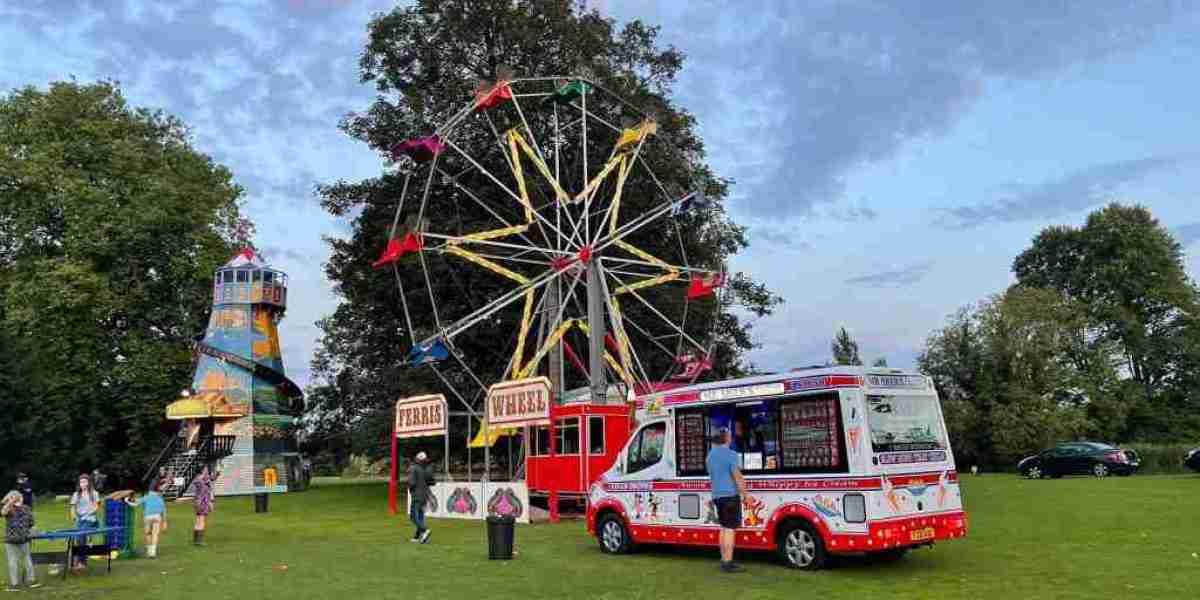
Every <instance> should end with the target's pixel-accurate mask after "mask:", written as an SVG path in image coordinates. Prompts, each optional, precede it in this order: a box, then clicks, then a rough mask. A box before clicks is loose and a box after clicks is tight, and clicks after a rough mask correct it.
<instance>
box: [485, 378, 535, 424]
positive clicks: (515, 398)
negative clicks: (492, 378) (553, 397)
mask: <svg viewBox="0 0 1200 600" xmlns="http://www.w3.org/2000/svg"><path fill="white" fill-rule="evenodd" d="M487 417H488V425H489V426H495V425H503V426H514V425H539V424H543V423H549V422H550V380H549V379H546V378H545V377H534V378H532V379H520V380H517V381H506V382H504V383H497V384H496V385H493V386H492V387H491V388H490V389H489V390H488V399H487Z"/></svg>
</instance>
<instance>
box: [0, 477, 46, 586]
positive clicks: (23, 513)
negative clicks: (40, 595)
mask: <svg viewBox="0 0 1200 600" xmlns="http://www.w3.org/2000/svg"><path fill="white" fill-rule="evenodd" d="M0 514H3V515H4V524H5V527H4V553H5V554H6V555H7V556H8V591H10V592H16V591H19V590H20V589H21V583H25V584H27V585H28V586H29V588H30V589H33V588H37V587H41V585H42V584H40V583H38V582H37V575H36V574H35V573H34V572H33V554H31V552H30V543H29V541H30V536H32V535H33V510H31V509H30V508H29V507H28V506H25V499H24V498H23V497H22V496H21V492H18V491H16V490H13V491H11V492H9V493H7V494H5V495H4V500H3V501H0ZM22 571H24V573H22Z"/></svg>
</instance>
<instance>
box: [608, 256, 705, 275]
mask: <svg viewBox="0 0 1200 600" xmlns="http://www.w3.org/2000/svg"><path fill="white" fill-rule="evenodd" d="M600 260H601V262H604V263H610V262H611V263H620V264H623V265H638V266H643V267H654V268H658V269H664V270H670V271H679V272H680V273H697V274H700V275H716V274H717V273H720V271H714V270H712V269H701V268H699V267H684V266H680V265H672V264H669V263H667V264H665V265H659V264H657V263H652V262H648V261H644V260H633V259H631V258H622V257H620V256H603V257H601V258H600ZM609 271H610V272H618V273H621V274H622V275H640V273H632V272H628V271H613V270H612V269H609Z"/></svg>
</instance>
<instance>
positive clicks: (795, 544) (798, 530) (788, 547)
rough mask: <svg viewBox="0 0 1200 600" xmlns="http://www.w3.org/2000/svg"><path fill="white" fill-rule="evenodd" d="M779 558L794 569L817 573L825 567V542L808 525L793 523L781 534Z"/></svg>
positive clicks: (784, 528)
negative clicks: (816, 571)
mask: <svg viewBox="0 0 1200 600" xmlns="http://www.w3.org/2000/svg"><path fill="white" fill-rule="evenodd" d="M778 543H779V556H780V558H782V559H783V560H784V562H786V563H787V564H788V566H789V567H792V568H794V569H801V570H804V571H815V570H817V569H820V568H822V567H824V566H825V560H826V558H827V557H826V555H825V542H824V541H822V540H821V536H820V535H818V534H817V532H816V531H814V530H813V528H812V526H811V525H809V524H808V523H805V522H801V521H792V522H789V523H787V524H785V525H784V526H783V531H781V532H780V534H779V542H778Z"/></svg>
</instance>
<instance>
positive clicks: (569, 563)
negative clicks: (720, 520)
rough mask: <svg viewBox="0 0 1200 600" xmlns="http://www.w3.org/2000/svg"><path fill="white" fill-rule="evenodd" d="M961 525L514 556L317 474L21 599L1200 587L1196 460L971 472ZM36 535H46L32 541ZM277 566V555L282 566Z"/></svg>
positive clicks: (1083, 592) (551, 539)
mask: <svg viewBox="0 0 1200 600" xmlns="http://www.w3.org/2000/svg"><path fill="white" fill-rule="evenodd" d="M963 487H964V495H965V497H966V503H967V510H968V511H969V518H970V534H969V537H968V538H966V539H965V540H959V541H955V542H947V543H943V544H939V545H938V546H936V547H934V548H932V549H924V550H919V551H916V552H913V553H910V554H909V556H907V557H906V558H904V559H903V560H901V561H899V562H896V563H891V564H886V563H878V562H872V561H865V560H856V559H851V560H845V561H841V562H840V563H839V564H838V565H836V566H835V568H833V569H830V570H827V571H822V572H818V573H801V572H796V571H792V570H789V569H786V568H784V567H782V566H780V565H779V564H778V563H776V562H774V559H773V558H772V557H771V556H769V555H758V556H747V557H744V559H743V561H742V562H743V564H745V565H746V567H747V569H748V572H747V573H745V574H738V575H724V574H721V573H719V572H718V571H717V569H716V567H717V560H716V554H715V552H712V551H705V550H681V549H665V550H643V551H641V552H638V553H637V554H634V555H631V556H607V555H603V554H601V553H600V551H599V550H598V548H597V545H596V543H595V541H594V540H592V539H591V538H589V537H588V536H587V535H586V532H585V531H584V525H583V523H582V522H579V521H575V522H564V523H562V524H558V525H547V524H538V525H529V526H519V527H518V529H517V548H518V551H519V553H520V555H519V557H518V558H517V559H516V560H514V561H511V562H507V561H506V562H490V561H488V560H486V555H487V551H486V547H485V542H484V529H483V525H482V524H481V523H479V522H464V521H435V522H434V523H433V530H434V533H433V539H432V542H431V543H430V544H429V545H426V546H421V545H416V544H411V543H409V542H408V540H407V538H408V536H409V535H411V529H410V527H409V525H408V523H407V522H406V521H405V520H404V519H403V518H401V517H399V516H397V517H388V516H387V512H386V495H387V485H386V483H380V482H339V481H337V480H320V481H318V482H317V485H316V487H314V489H312V490H310V491H308V492H304V493H299V494H291V495H286V496H273V497H272V498H271V512H270V514H265V515H259V514H254V512H253V502H252V499H251V498H249V497H243V498H219V499H218V500H217V505H216V510H215V512H214V514H213V516H212V517H210V518H211V522H210V526H209V535H208V543H209V546H208V547H207V548H195V547H192V546H191V545H190V543H189V541H190V534H191V525H192V519H191V512H190V508H191V507H190V505H172V506H171V507H170V511H169V512H170V515H171V528H170V531H169V532H168V534H167V536H166V539H165V541H164V542H163V543H162V544H161V547H160V550H159V553H160V558H159V559H158V560H147V559H138V560H128V561H117V562H115V563H114V566H113V572H112V574H111V575H106V574H104V569H103V566H102V563H100V562H96V563H93V565H92V567H91V571H90V572H89V573H87V574H85V575H83V576H79V577H75V576H72V577H71V578H70V579H68V580H66V581H65V582H64V581H62V580H59V579H56V578H49V577H46V576H45V573H44V570H43V572H42V574H41V576H42V577H41V578H42V580H43V582H44V583H46V584H47V586H46V588H45V589H43V590H39V591H34V592H28V593H27V594H25V595H22V596H17V597H33V596H42V597H46V598H64V599H74V598H80V599H82V598H87V599H89V600H94V599H97V598H131V599H145V598H164V599H166V598H170V599H172V600H187V599H192V598H195V599H201V600H215V599H219V598H253V599H256V600H260V599H273V598H280V599H287V600H300V599H306V598H321V599H329V598H332V599H337V600H366V599H374V598H405V599H422V598H429V599H436V600H458V599H472V598H480V599H485V598H486V599H491V598H522V599H524V598H552V599H554V600H567V599H572V600H574V599H578V598H613V599H616V598H684V599H687V600H699V599H702V598H720V599H722V600H728V599H730V598H737V599H739V600H741V599H749V598H822V599H829V598H833V599H836V598H854V599H862V598H897V599H905V598H914V599H915V598H969V599H971V600H987V599H993V598H995V599H999V598H1004V599H1012V598H1022V599H1024V598H1055V599H1065V598H1086V599H1094V598H1128V599H1138V598H1146V599H1155V600H1160V599H1173V598H1196V597H1200V558H1197V554H1196V553H1200V519H1198V518H1197V510H1196V506H1197V505H1196V498H1197V493H1198V492H1200V476H1162V477H1137V476H1135V477H1129V478H1109V479H1105V480H1094V479H1089V478H1066V479H1060V480H1050V481H1026V480H1021V479H1018V478H1016V477H1013V476H1008V475H988V476H980V477H975V478H972V477H970V476H965V477H964V481H963ZM38 519H39V525H40V526H41V527H42V528H51V527H57V526H63V525H65V522H66V515H65V507H63V506H62V505H46V504H42V505H41V506H39V507H38ZM40 547H41V548H42V549H47V548H48V546H47V545H46V544H45V543H41V545H40ZM283 565H286V567H287V568H286V570H284V569H283V568H282V566H283Z"/></svg>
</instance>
